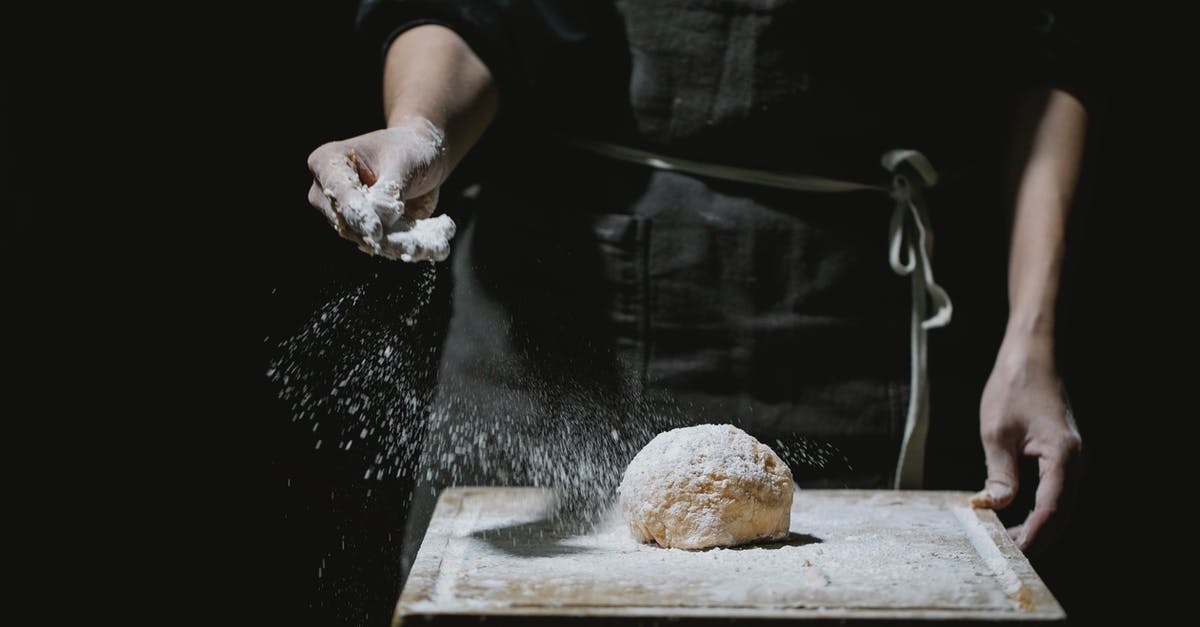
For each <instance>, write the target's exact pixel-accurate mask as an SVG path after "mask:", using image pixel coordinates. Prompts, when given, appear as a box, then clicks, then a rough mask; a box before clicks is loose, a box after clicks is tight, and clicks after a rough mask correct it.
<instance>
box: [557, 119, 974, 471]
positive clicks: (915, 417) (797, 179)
mask: <svg viewBox="0 0 1200 627" xmlns="http://www.w3.org/2000/svg"><path fill="white" fill-rule="evenodd" d="M565 141H566V142H567V143H569V144H571V145H573V146H575V147H577V148H581V149H583V150H586V151H588V152H591V153H594V154H597V155H600V156H602V157H606V158H609V159H616V160H618V161H626V162H629V163H636V164H639V165H644V166H649V167H651V168H655V169H658V170H668V171H672V172H683V173H685V174H692V175H695V176H702V177H706V178H714V179H721V180H725V181H735V182H738V183H750V184H754V185H762V186H764V187H774V188H777V189H787V190H793V191H802V192H830V193H833V192H854V191H863V190H872V191H881V192H885V193H887V194H888V195H889V196H891V198H892V199H893V200H894V201H895V203H896V204H895V208H894V209H893V210H892V219H891V223H890V225H889V227H888V230H889V234H888V263H889V264H890V265H891V266H892V270H893V271H894V272H895V273H896V274H898V275H900V276H908V277H912V321H911V324H910V338H909V339H910V342H909V343H910V347H911V353H912V358H911V361H910V368H909V398H908V415H907V417H906V418H905V421H904V439H903V441H902V443H901V445H900V456H899V458H898V459H897V461H896V479H895V487H896V489H917V488H920V487H921V484H922V482H923V479H924V474H925V440H926V435H927V434H928V431H929V377H928V360H927V350H928V337H927V336H926V332H927V331H928V330H929V329H936V328H938V327H943V326H946V325H947V324H949V323H950V317H951V315H952V314H953V312H954V307H953V305H952V304H951V303H950V296H949V295H948V294H947V293H946V290H944V289H942V286H940V285H938V284H937V282H936V281H934V279H933V265H932V264H931V263H930V261H929V235H930V233H932V227H931V225H930V223H929V210H928V208H927V207H926V206H925V194H924V189H925V188H927V187H932V186H933V185H935V184H936V183H937V179H938V174H937V170H935V169H934V168H933V165H932V164H931V163H929V160H928V159H926V158H925V155H923V154H921V153H920V152H918V151H916V150H890V151H888V152H887V153H884V155H883V158H882V160H881V161H882V164H883V167H884V168H885V169H886V170H887V171H888V172H891V173H892V185H891V187H887V186H883V185H868V184H864V183H856V182H853V181H839V180H837V179H829V178H824V177H820V176H806V175H800V174H789V173H786V172H769V171H764V170H753V169H749V168H736V167H732V166H725V165H718V164H714V163H705V162H702V161H691V160H688V159H678V158H675V157H668V156H664V155H660V154H655V153H652V152H648V151H645V150H640V149H637V148H631V147H629V146H621V145H618V144H609V143H605V142H597V141H591V140H585V139H566V140H565ZM914 175H915V176H914ZM927 299H928V302H927ZM928 305H932V306H933V311H934V313H933V316H931V317H929V318H926V317H925V312H926V311H927V306H928Z"/></svg>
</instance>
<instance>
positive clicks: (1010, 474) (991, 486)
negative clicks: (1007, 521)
mask: <svg viewBox="0 0 1200 627" xmlns="http://www.w3.org/2000/svg"><path fill="white" fill-rule="evenodd" d="M983 453H984V457H985V458H986V461H987V481H986V482H985V483H984V487H983V489H982V490H980V491H979V492H977V493H976V494H975V495H974V496H972V497H971V506H972V507H983V508H988V509H1004V508H1005V507H1007V506H1008V504H1009V503H1011V502H1012V500H1013V497H1015V496H1016V494H1017V443H1016V442H1015V441H1013V440H1012V439H1011V438H1009V437H1006V436H994V435H993V436H986V435H985V436H984V438H983Z"/></svg>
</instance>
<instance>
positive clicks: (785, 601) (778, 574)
mask: <svg viewBox="0 0 1200 627" xmlns="http://www.w3.org/2000/svg"><path fill="white" fill-rule="evenodd" d="M969 497H970V494H969V493H966V492H928V491H872V490H804V491H800V492H798V493H797V494H796V498H795V499H794V501H793V505H792V522H791V532H792V533H791V536H790V537H789V538H788V539H787V540H784V541H781V542H775V543H770V544H760V545H753V546H748V547H738V548H726V549H710V550H705V551H685V550H680V549H663V548H659V547H657V546H655V545H645V544H639V543H637V542H635V541H634V540H633V539H632V538H631V537H630V536H629V534H628V532H627V531H626V529H625V528H624V527H623V525H621V524H620V522H619V521H618V520H616V519H615V518H612V517H610V518H609V519H608V520H607V522H605V523H603V524H601V525H600V526H599V528H598V529H595V530H592V531H589V532H586V533H571V532H569V531H567V530H565V529H563V528H561V527H562V525H558V524H556V523H554V522H552V521H551V520H550V519H549V518H550V516H549V514H550V512H552V511H553V505H554V498H553V495H552V494H551V493H549V492H548V491H545V490H541V489H537V488H482V487H478V488H475V487H472V488H462V487H459V488H449V489H447V490H445V491H444V492H443V493H442V495H441V498H440V499H439V501H438V505H437V509H436V510H435V512H434V515H433V518H432V520H431V522H430V525H429V529H428V531H427V532H426V535H425V540H424V542H423V544H422V546H421V549H420V551H419V553H418V555H417V558H416V561H415V563H414V564H413V568H412V572H411V573H410V575H409V578H408V581H407V583H406V584H405V587H404V590H403V592H402V594H401V597H400V602H399V604H398V605H397V608H396V616H395V623H396V624H409V623H411V624H438V623H439V622H441V623H447V624H450V623H457V622H464V621H465V622H474V621H476V620H478V619H479V618H481V617H487V618H488V619H489V622H491V623H494V622H495V621H496V620H497V619H503V618H505V617H508V618H510V619H513V618H522V619H523V620H531V619H534V618H537V617H540V618H543V619H549V618H552V617H566V616H572V617H580V618H589V619H593V620H591V621H588V620H585V621H584V622H595V620H594V619H600V618H603V619H607V620H606V621H605V622H617V623H621V622H629V623H630V624H633V623H638V622H645V621H646V619H652V618H664V619H681V620H684V621H686V620H688V619H695V618H704V619H773V620H779V619H783V620H784V621H786V620H789V619H790V620H796V621H805V620H811V619H831V620H857V619H866V620H880V619H884V620H910V619H938V620H947V619H948V620H958V619H962V620H976V619H978V620H993V621H994V620H1001V621H1028V620H1042V621H1044V620H1058V619H1062V618H1064V614H1063V611H1062V608H1061V607H1060V606H1059V605H1058V602H1057V601H1055V599H1054V597H1053V596H1052V595H1051V594H1050V591H1049V590H1047V589H1046V587H1045V585H1044V584H1043V583H1042V581H1041V579H1039V578H1038V576H1037V574H1036V573H1035V572H1034V571H1033V568H1032V567H1031V566H1030V565H1029V562H1028V561H1027V560H1026V559H1025V557H1024V556H1023V555H1022V554H1021V553H1020V551H1019V550H1018V549H1017V548H1016V546H1014V545H1013V543H1012V541H1011V540H1010V539H1009V538H1008V534H1007V533H1006V532H1005V530H1004V528H1003V526H1002V525H1001V524H1000V521H999V519H997V518H996V515H995V514H994V513H993V512H991V511H988V510H974V509H972V508H971V507H970V506H969V505H968V504H967V500H968V498H969ZM414 618H417V620H413V619H414Z"/></svg>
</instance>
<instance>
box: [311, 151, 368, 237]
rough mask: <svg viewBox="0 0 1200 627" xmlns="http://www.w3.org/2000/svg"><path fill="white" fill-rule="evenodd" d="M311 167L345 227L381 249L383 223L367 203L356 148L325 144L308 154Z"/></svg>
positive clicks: (314, 176)
mask: <svg viewBox="0 0 1200 627" xmlns="http://www.w3.org/2000/svg"><path fill="white" fill-rule="evenodd" d="M308 167H309V170H311V171H312V175H313V178H314V179H316V182H317V184H318V185H319V186H320V188H321V191H322V192H323V193H324V194H325V196H326V198H328V199H329V200H330V206H331V207H332V208H333V210H334V211H335V212H337V213H338V214H339V215H340V216H341V217H342V219H343V220H344V221H345V223H346V226H348V227H349V228H350V229H351V230H353V231H354V232H355V233H357V234H359V235H360V236H362V238H363V240H364V241H365V242H366V243H367V244H369V245H371V246H372V247H373V248H378V242H379V240H380V239H381V238H382V237H383V224H382V223H381V222H380V220H379V216H377V215H376V214H375V212H374V211H372V210H370V209H369V208H368V206H367V205H368V203H367V200H366V196H365V194H364V190H365V189H366V186H365V185H364V184H363V182H362V180H361V178H360V175H359V165H358V158H357V157H356V156H355V154H354V151H353V150H349V151H342V150H340V149H339V148H338V147H337V144H326V145H325V146H322V147H321V148H318V149H317V150H315V151H314V152H313V153H312V155H310V156H309V160H308Z"/></svg>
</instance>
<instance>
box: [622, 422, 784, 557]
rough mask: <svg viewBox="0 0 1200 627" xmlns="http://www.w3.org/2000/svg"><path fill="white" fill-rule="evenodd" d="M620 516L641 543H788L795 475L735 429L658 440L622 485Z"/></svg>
mask: <svg viewBox="0 0 1200 627" xmlns="http://www.w3.org/2000/svg"><path fill="white" fill-rule="evenodd" d="M619 492H620V497H621V498H620V510H621V516H622V517H623V518H624V519H625V522H626V523H628V524H629V529H630V531H631V532H632V533H633V536H634V537H635V538H637V539H638V540H639V541H641V542H650V541H654V542H657V543H658V544H659V545H660V546H663V547H675V548H681V549H704V548H708V547H714V546H734V545H738V544H745V543H747V542H753V541H755V540H774V539H780V538H783V537H786V536H787V534H788V525H789V524H790V523H791V509H792V471H791V470H789V469H788V467H787V464H784V463H783V460H781V459H779V456H778V455H776V454H775V452H774V451H772V450H771V449H770V447H768V446H766V445H764V444H762V443H761V442H759V441H758V440H756V439H754V438H753V437H752V436H750V435H749V434H747V433H746V432H745V431H742V430H741V429H738V428H737V427H734V426H733V425H699V426H695V427H685V428H682V429H674V430H671V431H667V432H665V433H660V434H658V435H657V436H656V437H655V438H654V439H653V440H651V441H650V443H649V444H647V445H646V447H645V448H643V449H642V450H641V452H639V453H638V454H637V456H636V457H634V458H633V461H632V462H630V463H629V467H628V468H626V469H625V476H624V478H623V479H622V480H621V487H620V488H619Z"/></svg>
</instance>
